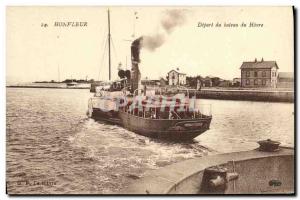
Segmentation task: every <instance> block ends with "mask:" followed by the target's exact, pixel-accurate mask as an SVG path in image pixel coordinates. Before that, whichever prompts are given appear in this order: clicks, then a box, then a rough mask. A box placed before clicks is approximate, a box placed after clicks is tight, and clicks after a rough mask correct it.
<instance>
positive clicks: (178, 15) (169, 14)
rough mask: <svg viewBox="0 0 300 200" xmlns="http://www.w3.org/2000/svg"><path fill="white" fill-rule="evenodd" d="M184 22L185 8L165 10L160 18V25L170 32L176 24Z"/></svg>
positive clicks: (180, 24) (179, 24)
mask: <svg viewBox="0 0 300 200" xmlns="http://www.w3.org/2000/svg"><path fill="white" fill-rule="evenodd" d="M185 22H186V10H182V9H181V10H180V9H173V10H167V11H165V13H164V16H163V18H162V19H161V25H162V27H163V28H164V29H165V31H166V32H167V33H168V34H170V33H172V32H173V30H174V29H175V28H176V27H177V26H182V25H183V24H184V23H185Z"/></svg>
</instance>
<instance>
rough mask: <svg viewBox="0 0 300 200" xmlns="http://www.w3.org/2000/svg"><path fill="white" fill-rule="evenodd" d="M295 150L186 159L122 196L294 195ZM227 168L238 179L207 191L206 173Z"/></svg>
mask: <svg viewBox="0 0 300 200" xmlns="http://www.w3.org/2000/svg"><path fill="white" fill-rule="evenodd" d="M294 159H295V157H294V149H292V148H284V147H281V149H280V150H279V151H275V152H264V151H259V150H258V149H255V150H251V151H241V152H234V153H227V154H219V155H212V156H207V157H200V158H194V159H189V160H185V161H182V162H179V163H175V164H172V165H169V166H166V167H163V168H160V169H158V170H151V171H148V172H146V173H145V175H144V176H143V178H141V179H139V180H136V181H135V182H133V183H132V184H131V185H129V186H128V187H127V188H124V189H123V190H122V191H118V194H144V195H145V194H150V195H151V194H183V195H184V194H185V195H186V194H294V193H295V182H294V180H295V179H294V175H295V174H294ZM211 166H219V167H226V168H227V169H228V173H237V174H238V176H237V177H236V178H235V179H233V180H230V181H228V182H226V187H225V188H223V190H222V191H205V190H204V187H205V186H206V185H205V184H203V183H204V173H205V170H206V169H207V168H209V167H211Z"/></svg>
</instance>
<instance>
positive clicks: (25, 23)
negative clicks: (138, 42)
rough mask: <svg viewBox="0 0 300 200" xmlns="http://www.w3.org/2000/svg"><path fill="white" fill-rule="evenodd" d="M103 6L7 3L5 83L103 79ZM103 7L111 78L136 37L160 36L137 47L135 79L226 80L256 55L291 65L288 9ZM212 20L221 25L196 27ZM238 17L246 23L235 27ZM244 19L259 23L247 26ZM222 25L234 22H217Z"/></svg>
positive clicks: (290, 68)
mask: <svg viewBox="0 0 300 200" xmlns="http://www.w3.org/2000/svg"><path fill="white" fill-rule="evenodd" d="M107 9H108V7H100V6H93V7H84V6H77V7H75V6H74V7H70V6H69V7H63V6H60V7H7V10H6V15H7V30H6V31H7V32H6V39H7V42H6V49H7V53H6V56H7V59H6V60H7V67H6V80H7V83H16V82H32V81H50V80H55V81H58V80H60V81H62V80H65V79H68V78H69V79H70V78H76V79H86V78H87V79H95V80H108V53H107V52H108V47H107V46H106V47H105V43H106V40H107V34H108V25H107ZM109 10H110V16H111V36H112V48H111V54H112V78H113V79H116V78H117V73H118V71H117V69H118V65H119V63H120V62H121V63H122V68H123V69H130V68H131V64H130V57H131V56H130V44H131V41H133V40H134V39H136V38H138V37H140V36H148V37H150V38H154V39H155V38H156V39H157V36H162V37H160V39H159V40H157V41H156V43H155V44H156V45H157V46H158V47H157V48H155V49H153V48H152V49H151V48H146V46H145V48H142V49H141V54H140V57H141V63H140V71H141V74H142V78H146V77H147V78H149V79H158V78H160V77H166V75H167V73H168V72H169V71H170V70H172V69H176V68H179V71H181V72H183V73H186V74H187V75H188V76H196V75H201V76H208V75H212V76H219V77H221V78H223V79H233V78H235V77H240V69H239V68H240V66H241V64H242V62H243V61H254V59H255V58H257V59H258V60H261V58H262V57H263V59H264V60H272V61H273V60H274V61H276V62H277V64H278V66H279V71H281V72H293V69H294V63H293V61H294V52H293V44H294V40H293V12H292V7H125V6H124V7H109ZM174 13H175V14H174ZM55 22H87V26H86V27H55V26H54V23H55ZM217 22H219V23H220V24H221V25H222V26H221V27H206V28H203V27H198V25H199V24H201V23H205V24H210V23H213V25H214V26H215V24H216V23H217ZM243 22H244V23H245V24H246V25H247V27H240V24H241V23H243ZM251 22H254V23H257V24H263V27H249V26H248V25H249V23H251ZM224 23H227V24H228V23H232V24H238V25H239V27H224V26H223V25H224ZM42 24H47V25H48V26H47V27H43V26H42ZM167 25H170V26H171V28H170V27H168V26H167ZM161 38H163V39H161ZM126 61H127V65H126Z"/></svg>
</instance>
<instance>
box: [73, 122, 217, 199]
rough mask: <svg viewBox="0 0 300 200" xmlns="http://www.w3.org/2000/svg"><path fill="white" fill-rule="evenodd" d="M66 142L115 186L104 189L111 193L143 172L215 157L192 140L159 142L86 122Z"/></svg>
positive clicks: (107, 125) (106, 125)
mask: <svg viewBox="0 0 300 200" xmlns="http://www.w3.org/2000/svg"><path fill="white" fill-rule="evenodd" d="M69 141H70V143H71V145H72V146H73V147H74V148H79V149H81V150H82V151H83V152H84V154H83V158H82V160H88V161H89V162H90V165H94V169H95V170H97V172H98V173H99V174H101V176H103V175H105V176H106V179H105V180H106V181H107V183H108V184H113V185H115V186H116V188H112V187H107V186H106V187H105V188H111V189H112V190H118V189H120V188H122V187H123V186H124V185H126V184H125V183H127V182H128V181H131V180H133V179H136V178H140V177H142V176H143V174H144V172H145V171H147V170H150V169H157V168H160V167H163V166H166V165H169V164H172V163H175V162H179V161H182V160H185V159H190V158H194V157H199V156H206V155H208V154H213V153H215V152H214V151H212V150H210V149H209V148H206V147H203V146H201V145H200V144H199V143H198V142H197V141H195V140H194V141H191V142H188V143H175V142H166V141H160V140H158V139H152V138H148V137H144V136H141V135H138V134H135V133H133V132H131V131H128V130H126V129H123V128H122V127H119V126H115V125H109V124H105V123H101V122H97V121H94V120H93V119H90V118H88V119H86V120H85V121H84V122H83V123H82V127H81V130H80V131H78V132H77V133H76V134H74V135H72V136H70V137H69ZM102 181H104V180H102ZM104 182H105V181H104ZM112 190H109V191H107V192H112ZM104 193H105V191H104Z"/></svg>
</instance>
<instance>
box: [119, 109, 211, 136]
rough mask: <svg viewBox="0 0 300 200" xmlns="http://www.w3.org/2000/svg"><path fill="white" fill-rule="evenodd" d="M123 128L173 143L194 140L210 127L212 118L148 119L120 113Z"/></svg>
mask: <svg viewBox="0 0 300 200" xmlns="http://www.w3.org/2000/svg"><path fill="white" fill-rule="evenodd" d="M119 118H120V119H121V121H122V126H123V127H124V128H126V129H128V130H130V131H133V132H135V133H138V134H140V135H144V136H147V137H152V138H158V139H166V140H173V141H185V140H192V139H193V138H195V137H197V136H199V135H200V134H202V133H203V132H205V131H207V130H208V129H209V126H210V122H211V119H212V118H211V117H209V116H207V117H204V118H201V119H180V120H174V119H172V120H168V119H147V118H142V117H138V116H134V115H130V114H128V113H126V112H123V111H120V112H119Z"/></svg>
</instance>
